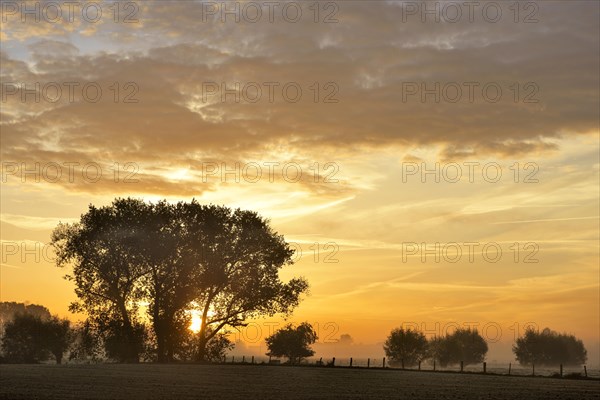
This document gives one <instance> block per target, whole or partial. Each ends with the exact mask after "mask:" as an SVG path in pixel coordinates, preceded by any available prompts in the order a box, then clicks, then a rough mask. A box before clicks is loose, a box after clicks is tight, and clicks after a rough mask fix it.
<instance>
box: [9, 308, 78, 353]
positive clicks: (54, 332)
mask: <svg viewBox="0 0 600 400" xmlns="http://www.w3.org/2000/svg"><path fill="white" fill-rule="evenodd" d="M70 343H71V329H70V322H69V321H68V320H66V319H60V318H58V317H51V318H42V317H40V316H39V315H34V314H28V313H23V314H21V313H18V314H16V315H15V316H14V318H13V319H12V320H11V321H9V322H8V323H6V326H5V331H4V336H3V338H2V354H3V356H4V360H5V361H7V362H12V363H37V362H40V361H45V360H48V359H49V358H50V355H52V356H54V359H55V360H56V363H57V364H60V363H61V362H62V358H63V354H64V353H65V352H66V351H67V349H68V348H69V345H70Z"/></svg>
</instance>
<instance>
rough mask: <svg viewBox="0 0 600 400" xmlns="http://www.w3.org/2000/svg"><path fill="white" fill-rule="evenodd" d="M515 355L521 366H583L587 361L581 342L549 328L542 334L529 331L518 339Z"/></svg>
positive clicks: (585, 351) (514, 348) (514, 349)
mask: <svg viewBox="0 0 600 400" xmlns="http://www.w3.org/2000/svg"><path fill="white" fill-rule="evenodd" d="M513 353H514V354H515V356H516V359H517V361H519V364H521V365H531V364H537V365H557V364H565V365H581V364H585V362H586V360H587V350H586V349H585V347H584V345H583V342H582V341H581V340H579V339H577V338H576V337H575V336H573V335H568V334H565V333H564V334H559V333H557V332H554V331H552V330H550V329H549V328H546V329H544V330H543V331H542V332H536V331H535V330H533V329H527V330H526V331H525V334H524V335H523V336H522V337H520V338H518V339H517V341H516V344H515V345H514V346H513Z"/></svg>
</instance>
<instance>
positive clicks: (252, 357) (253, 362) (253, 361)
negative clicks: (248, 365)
mask: <svg viewBox="0 0 600 400" xmlns="http://www.w3.org/2000/svg"><path fill="white" fill-rule="evenodd" d="M252 364H254V356H252Z"/></svg>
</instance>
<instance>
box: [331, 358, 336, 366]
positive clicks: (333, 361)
mask: <svg viewBox="0 0 600 400" xmlns="http://www.w3.org/2000/svg"><path fill="white" fill-rule="evenodd" d="M331 366H332V367H335V357H333V359H332V360H331Z"/></svg>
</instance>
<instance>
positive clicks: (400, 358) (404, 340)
mask: <svg viewBox="0 0 600 400" xmlns="http://www.w3.org/2000/svg"><path fill="white" fill-rule="evenodd" d="M383 349H384V350H385V354H386V356H388V357H389V358H390V361H391V362H392V363H403V365H405V366H413V365H416V364H418V363H419V362H420V361H422V360H424V359H425V358H426V357H427V339H426V338H425V335H424V334H423V333H421V332H419V331H414V330H411V329H404V328H396V329H394V330H392V332H391V333H390V335H389V336H388V338H387V340H386V341H385V344H384V346H383Z"/></svg>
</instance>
